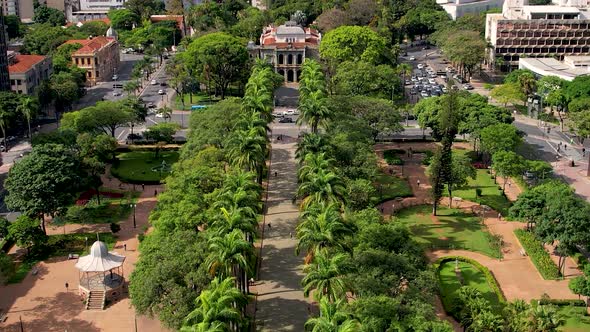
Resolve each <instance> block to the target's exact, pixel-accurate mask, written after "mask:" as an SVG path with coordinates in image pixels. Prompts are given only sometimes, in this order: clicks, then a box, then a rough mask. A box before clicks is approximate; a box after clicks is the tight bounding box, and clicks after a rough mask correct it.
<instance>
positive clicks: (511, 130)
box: [480, 123, 522, 155]
mask: <svg viewBox="0 0 590 332" xmlns="http://www.w3.org/2000/svg"><path fill="white" fill-rule="evenodd" d="M480 139H481V150H482V151H483V152H487V153H488V154H490V155H494V154H495V153H496V152H499V151H514V150H515V149H516V148H517V147H518V146H519V145H520V144H521V143H522V137H520V135H519V133H518V130H517V129H516V127H514V126H513V125H510V124H506V123H499V124H495V125H492V126H489V127H487V128H484V129H483V130H481V132H480Z"/></svg>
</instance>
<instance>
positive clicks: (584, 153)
mask: <svg viewBox="0 0 590 332" xmlns="http://www.w3.org/2000/svg"><path fill="white" fill-rule="evenodd" d="M582 157H586V148H582Z"/></svg>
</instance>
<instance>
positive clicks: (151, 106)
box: [147, 103, 156, 108]
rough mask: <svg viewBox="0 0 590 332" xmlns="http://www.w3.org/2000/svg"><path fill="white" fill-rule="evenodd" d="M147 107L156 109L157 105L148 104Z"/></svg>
mask: <svg viewBox="0 0 590 332" xmlns="http://www.w3.org/2000/svg"><path fill="white" fill-rule="evenodd" d="M147 107H148V108H154V107H156V105H154V103H148V104H147Z"/></svg>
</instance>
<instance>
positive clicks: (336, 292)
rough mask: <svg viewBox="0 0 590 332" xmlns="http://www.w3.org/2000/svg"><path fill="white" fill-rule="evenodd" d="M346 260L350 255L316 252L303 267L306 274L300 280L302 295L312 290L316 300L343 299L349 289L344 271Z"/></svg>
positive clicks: (324, 251)
mask: <svg viewBox="0 0 590 332" xmlns="http://www.w3.org/2000/svg"><path fill="white" fill-rule="evenodd" d="M348 260H350V257H349V256H348V255H346V254H344V253H337V254H335V255H333V256H330V255H329V253H328V252H327V250H321V251H319V252H317V253H316V255H315V256H314V258H313V261H312V262H311V263H310V264H308V265H306V266H305V267H304V268H303V272H304V273H305V274H306V276H305V277H304V278H303V280H302V281H301V283H302V284H303V295H305V296H306V297H307V296H309V294H310V293H311V292H312V291H314V298H315V300H316V301H319V300H320V299H322V298H326V299H327V300H328V301H330V302H335V301H337V300H339V299H344V298H345V297H346V292H347V291H350V290H351V289H350V287H349V285H348V284H347V282H346V276H345V274H346V271H344V264H345V262H346V261H348Z"/></svg>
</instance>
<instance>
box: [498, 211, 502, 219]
mask: <svg viewBox="0 0 590 332" xmlns="http://www.w3.org/2000/svg"><path fill="white" fill-rule="evenodd" d="M498 220H502V213H500V212H498Z"/></svg>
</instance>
